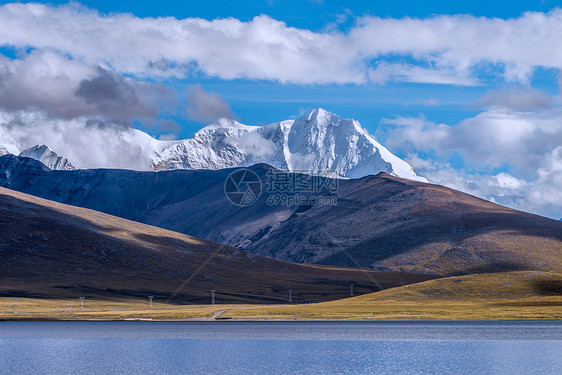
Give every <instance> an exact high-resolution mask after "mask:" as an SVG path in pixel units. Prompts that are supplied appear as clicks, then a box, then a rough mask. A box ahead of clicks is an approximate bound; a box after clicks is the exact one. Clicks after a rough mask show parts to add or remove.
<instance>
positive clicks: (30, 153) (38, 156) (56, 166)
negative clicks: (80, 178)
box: [20, 145, 76, 171]
mask: <svg viewBox="0 0 562 375" xmlns="http://www.w3.org/2000/svg"><path fill="white" fill-rule="evenodd" d="M20 156H22V157H26V158H31V159H35V160H37V161H40V162H41V163H43V164H45V165H46V166H47V167H48V168H49V169H53V170H61V171H65V170H66V171H73V170H75V169H76V168H74V166H73V165H72V164H71V163H70V162H69V161H68V159H67V158H64V157H62V156H59V155H58V154H57V153H56V152H54V151H53V150H51V149H50V148H49V147H47V146H45V145H37V146H33V147H30V148H28V149H27V150H23V151H22V152H21V153H20Z"/></svg>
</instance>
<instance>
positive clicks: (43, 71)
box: [0, 49, 173, 124]
mask: <svg viewBox="0 0 562 375" xmlns="http://www.w3.org/2000/svg"><path fill="white" fill-rule="evenodd" d="M160 100H166V101H168V102H173V99H172V96H171V95H170V90H169V89H167V88H165V87H164V86H163V85H159V84H154V83H147V82H139V81H136V80H134V79H132V78H125V77H122V76H120V75H117V74H114V73H112V72H110V71H108V70H106V69H103V68H101V67H94V66H89V65H87V64H86V63H84V62H81V61H78V60H74V59H71V58H69V57H68V56H64V55H61V54H60V53H57V52H55V51H53V50H50V49H47V50H44V51H41V50H33V51H32V52H31V53H29V54H27V55H25V56H24V57H23V58H21V59H9V58H6V57H3V56H1V55H0V109H4V110H8V111H20V110H32V111H34V110H40V111H44V112H45V113H46V114H47V115H49V116H50V117H53V118H62V119H71V118H75V117H80V116H101V117H103V118H106V119H109V120H111V121H115V122H119V123H123V124H126V123H129V122H130V121H131V120H133V119H143V120H147V119H154V118H156V117H157V116H158V115H159V112H160V109H159V107H158V105H157V103H158V102H159V101H160Z"/></svg>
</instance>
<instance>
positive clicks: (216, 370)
mask: <svg viewBox="0 0 562 375" xmlns="http://www.w3.org/2000/svg"><path fill="white" fill-rule="evenodd" d="M0 373H1V374H97V373H100V374H307V375H308V374H510V375H514V374H561V373H562V322H231V321H229V322H144V321H143V322H0Z"/></svg>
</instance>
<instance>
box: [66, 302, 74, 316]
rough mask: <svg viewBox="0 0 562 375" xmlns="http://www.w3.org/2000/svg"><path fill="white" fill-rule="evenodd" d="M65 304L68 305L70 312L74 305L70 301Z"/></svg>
mask: <svg viewBox="0 0 562 375" xmlns="http://www.w3.org/2000/svg"><path fill="white" fill-rule="evenodd" d="M67 306H68V312H69V313H70V314H72V307H73V306H74V305H73V304H72V303H68V304H67Z"/></svg>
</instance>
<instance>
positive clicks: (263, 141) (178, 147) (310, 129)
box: [153, 108, 427, 181]
mask: <svg viewBox="0 0 562 375" xmlns="http://www.w3.org/2000/svg"><path fill="white" fill-rule="evenodd" d="M257 163H266V164H269V165H271V166H273V167H275V168H277V169H280V170H282V171H289V172H303V173H328V174H329V173H332V174H333V175H334V176H338V177H347V178H360V177H363V176H367V175H373V174H377V173H379V172H385V173H388V174H390V175H393V176H398V177H403V178H409V179H412V180H418V181H427V180H426V179H425V178H423V177H420V176H417V175H416V173H415V172H414V170H413V169H412V167H411V166H410V165H408V164H407V163H406V162H405V161H403V160H401V159H400V158H398V157H396V156H395V155H393V154H392V153H391V152H390V151H388V150H387V149H386V148H384V147H383V146H382V145H381V144H380V143H378V142H377V141H376V140H375V139H374V138H373V137H372V136H370V135H369V134H368V132H367V131H366V130H365V129H363V128H362V127H361V125H360V124H359V123H358V122H357V121H354V120H347V119H342V118H341V117H338V116H336V115H335V114H333V113H329V112H327V111H325V110H323V109H321V108H318V109H315V110H313V111H311V112H309V113H308V114H306V115H305V116H303V117H301V118H299V119H297V120H286V121H281V122H277V123H274V124H271V125H267V126H263V127H259V126H247V125H243V124H240V123H238V122H236V121H234V120H227V119H222V120H219V121H217V122H216V123H214V124H211V125H209V126H206V127H205V128H203V129H201V130H200V131H199V132H197V133H196V134H195V135H194V136H193V137H192V138H189V139H186V140H183V141H179V142H176V143H174V144H172V145H171V146H169V147H167V148H166V149H164V150H163V151H162V152H160V153H156V156H155V158H154V162H153V164H154V169H155V170H157V171H161V170H173V169H221V168H233V167H241V166H250V165H253V164H257Z"/></svg>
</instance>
